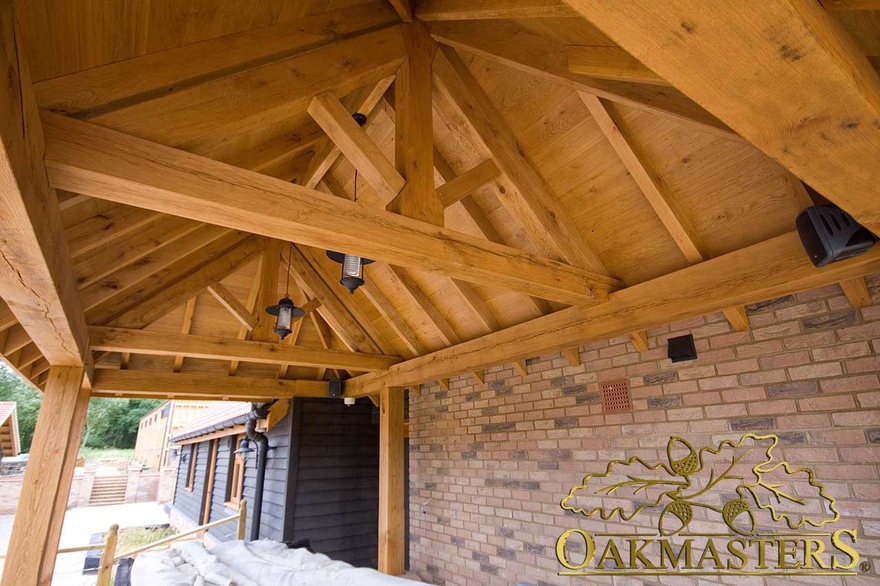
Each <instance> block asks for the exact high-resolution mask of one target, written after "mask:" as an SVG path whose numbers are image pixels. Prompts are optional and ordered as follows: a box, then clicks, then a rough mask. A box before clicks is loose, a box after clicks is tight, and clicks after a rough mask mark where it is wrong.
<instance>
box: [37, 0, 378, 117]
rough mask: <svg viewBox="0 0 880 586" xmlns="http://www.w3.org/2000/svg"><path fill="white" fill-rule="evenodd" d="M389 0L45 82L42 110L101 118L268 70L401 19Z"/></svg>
mask: <svg viewBox="0 0 880 586" xmlns="http://www.w3.org/2000/svg"><path fill="white" fill-rule="evenodd" d="M393 18H394V13H393V11H391V10H390V8H389V7H388V6H387V4H386V3H385V2H379V1H377V2H369V3H365V4H363V5H360V6H354V7H349V8H346V9H343V10H332V11H329V12H323V13H321V14H317V15H313V16H305V17H302V18H294V19H290V20H286V21H283V22H279V23H277V24H273V25H271V26H268V27H263V28H258V29H254V30H247V31H242V32H239V33H235V34H231V35H227V36H223V37H219V38H215V39H209V40H205V41H201V42H197V43H192V44H187V45H184V46H181V47H174V48H170V49H167V50H164V51H158V52H154V53H148V54H145V55H141V56H137V57H133V58H131V59H124V60H121V61H116V62H114V63H109V64H107V65H103V66H100V67H93V68H89V69H85V70H83V71H78V72H75V73H71V74H69V75H64V76H61V77H56V78H54V79H48V80H45V81H41V82H40V83H38V84H36V86H35V88H34V89H35V93H36V97H37V103H38V104H39V106H40V107H41V108H45V109H48V110H52V111H53V112H58V113H61V114H77V115H78V116H80V117H94V116H96V115H98V114H99V113H106V112H109V111H112V110H118V109H121V108H124V107H126V106H132V105H134V104H136V103H140V102H143V101H149V100H150V99H152V98H157V97H160V96H165V95H169V94H172V93H177V92H180V91H182V90H185V89H188V88H190V87H194V86H197V85H202V84H204V83H207V82H210V81H213V80H216V79H219V78H221V77H228V76H229V75H231V74H234V73H237V72H240V71H244V70H248V69H254V68H256V67H262V66H265V65H268V64H270V63H272V62H276V61H280V60H282V59H286V58H289V57H291V56H292V55H294V54H296V53H300V52H303V51H307V50H309V49H314V48H316V47H319V46H321V45H324V44H327V43H330V42H332V41H335V40H338V39H342V38H345V37H348V36H351V35H352V34H355V33H357V32H358V31H364V30H369V29H371V28H375V27H378V26H382V25H388V24H390V23H391V22H393Z"/></svg>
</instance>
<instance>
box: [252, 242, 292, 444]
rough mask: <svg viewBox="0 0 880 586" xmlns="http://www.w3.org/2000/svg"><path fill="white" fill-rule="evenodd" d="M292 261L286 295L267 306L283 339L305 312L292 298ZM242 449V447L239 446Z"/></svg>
mask: <svg viewBox="0 0 880 586" xmlns="http://www.w3.org/2000/svg"><path fill="white" fill-rule="evenodd" d="M291 254H293V243H291V244H290V251H289V252H288V255H291ZM290 261H291V257H290V256H288V257H287V287H286V291H285V293H284V297H283V298H282V299H280V300H279V301H278V303H277V304H275V305H270V306H269V307H267V308H266V313H268V314H269V315H274V316H275V333H276V334H278V337H279V338H281V339H282V340H283V339H284V338H286V337H287V336H289V335H290V332H291V331H292V325H293V318H295V317H302V316H304V315H305V312H304V311H303V310H302V309H300V308H299V307H297V306H296V304H294V302H293V301H292V300H291V299H290ZM239 449H241V448H239Z"/></svg>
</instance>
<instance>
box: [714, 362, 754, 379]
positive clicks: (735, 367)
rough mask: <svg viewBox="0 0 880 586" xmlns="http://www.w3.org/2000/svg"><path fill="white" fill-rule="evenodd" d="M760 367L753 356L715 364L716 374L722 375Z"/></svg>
mask: <svg viewBox="0 0 880 586" xmlns="http://www.w3.org/2000/svg"><path fill="white" fill-rule="evenodd" d="M760 368H761V367H760V366H758V361H757V360H755V359H754V358H749V359H746V360H736V361H734V362H724V363H722V364H719V365H718V366H717V370H718V374H720V375H722V376H723V375H726V374H739V373H741V372H750V371H753V370H760Z"/></svg>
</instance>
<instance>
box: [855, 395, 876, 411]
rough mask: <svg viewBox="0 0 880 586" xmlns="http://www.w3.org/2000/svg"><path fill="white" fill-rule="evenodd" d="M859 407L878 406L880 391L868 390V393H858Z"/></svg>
mask: <svg viewBox="0 0 880 586" xmlns="http://www.w3.org/2000/svg"><path fill="white" fill-rule="evenodd" d="M857 398H858V401H859V407H861V408H862V409H871V408H876V407H880V391H870V392H868V393H859V394H858V396H857Z"/></svg>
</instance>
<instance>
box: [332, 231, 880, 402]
mask: <svg viewBox="0 0 880 586" xmlns="http://www.w3.org/2000/svg"><path fill="white" fill-rule="evenodd" d="M877 270H880V250H877V249H875V250H872V251H870V252H868V253H867V254H865V255H862V256H860V257H857V258H854V259H850V260H847V261H843V262H839V263H835V264H833V265H830V266H828V267H826V268H825V269H823V270H821V271H817V270H816V269H815V267H813V265H812V263H810V261H809V259H808V258H807V257H806V255H804V251H803V246H802V245H801V243H800V239H799V238H798V236H797V233H789V234H785V235H783V236H780V237H777V238H774V239H772V240H768V241H766V242H762V243H760V244H756V245H754V246H750V247H748V248H745V249H743V250H739V251H737V252H733V253H730V254H727V255H724V256H722V257H718V258H714V259H711V260H708V261H706V262H703V263H700V264H697V265H693V266H691V267H688V268H686V269H682V270H680V271H676V272H674V273H671V274H669V275H666V276H664V277H660V278H657V279H654V280H652V281H649V282H646V283H642V284H639V285H635V286H632V287H628V288H626V289H623V290H621V291H618V292H616V293H613V294H612V295H611V297H610V299H609V301H608V302H607V303H604V304H601V305H598V306H596V307H592V308H569V309H564V310H561V311H558V312H556V313H554V314H551V315H548V316H544V317H541V318H538V319H535V320H532V321H530V322H527V323H525V324H521V325H518V326H513V327H510V328H507V329H504V330H501V331H500V332H496V333H494V334H490V335H488V336H483V337H481V338H476V339H474V340H470V341H468V342H464V343H462V344H458V345H456V346H452V347H450V348H446V349H443V350H439V351H437V352H433V353H431V354H427V355H425V356H422V357H419V358H414V359H412V360H407V361H404V362H401V363H400V364H396V365H394V366H392V367H391V368H390V369H389V370H388V372H387V373H382V374H376V373H374V374H368V375H363V376H360V377H356V378H354V379H351V380H350V381H347V382H346V387H345V388H346V390H345V393H346V394H347V395H349V396H364V395H369V394H372V393H375V392H377V391H379V390H381V389H382V388H383V387H384V386H395V387H403V386H407V385H411V384H418V383H422V382H427V381H432V380H437V379H438V378H440V377H443V376H449V375H452V374H457V373H460V372H467V371H471V370H473V369H475V368H481V367H485V366H489V365H493V364H504V363H508V362H510V361H511V360H512V359H523V358H527V357H531V356H537V355H541V354H546V353H548V352H556V351H560V350H562V349H563V348H566V347H570V346H572V345H574V344H585V343H589V342H593V341H597V340H604V339H607V338H611V337H615V336H620V335H626V334H628V333H629V332H632V331H633V330H642V329H647V328H650V327H655V326H659V325H663V324H667V323H670V322H674V321H678V320H683V319H688V318H692V317H696V316H700V315H704V314H706V313H710V312H713V311H720V310H721V309H723V308H725V307H730V306H732V305H738V304H745V303H751V302H755V301H758V300H763V299H771V298H773V297H778V296H780V295H785V294H790V293H793V292H796V291H802V290H806V289H811V288H815V287H820V286H823V285H827V284H830V283H834V282H837V281H840V280H842V279H844V278H853V277H856V276H862V275H865V274H869V273H872V272H876V271H877Z"/></svg>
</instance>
